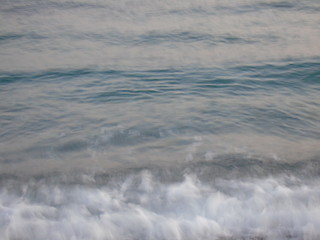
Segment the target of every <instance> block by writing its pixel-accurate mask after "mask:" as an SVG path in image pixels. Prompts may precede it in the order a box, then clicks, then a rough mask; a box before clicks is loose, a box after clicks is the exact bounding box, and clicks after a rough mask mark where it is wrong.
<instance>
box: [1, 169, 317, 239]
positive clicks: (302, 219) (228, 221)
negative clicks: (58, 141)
mask: <svg viewBox="0 0 320 240" xmlns="http://www.w3.org/2000/svg"><path fill="white" fill-rule="evenodd" d="M319 183H320V179H316V180H312V182H308V183H307V182H304V183H302V182H301V180H299V179H297V178H295V177H291V178H288V177H286V178H284V177H283V178H281V177H277V178H272V177H269V178H264V179H246V180H236V179H233V180H224V179H216V181H215V182H214V184H212V183H211V184H209V183H203V182H201V181H200V180H198V179H197V178H196V177H195V176H193V175H186V176H185V179H184V180H183V181H181V182H173V183H164V182H160V181H158V180H156V178H155V176H153V174H152V173H151V172H150V171H142V172H140V173H139V174H132V175H130V176H127V177H126V179H125V180H124V181H116V182H113V184H107V183H106V185H104V186H101V185H87V186H86V185H67V184H64V185H63V184H59V185H54V184H48V183H47V184H45V183H41V182H37V181H34V182H29V183H28V184H25V187H24V188H21V189H20V191H17V190H12V188H11V189H10V188H9V187H3V188H2V189H1V193H0V235H1V236H2V239H4V240H9V239H32V240H37V239H49V240H50V239H54V240H58V239H117V240H119V239H170V240H171V239H220V238H226V239H228V238H232V239H238V238H241V239H252V238H255V237H257V238H258V237H260V238H261V239H319V237H320V229H319V227H318V226H319V225H320V187H319V186H320V185H319ZM111 185H112V187H111ZM9 189H10V190H9ZM260 238H259V239H260Z"/></svg>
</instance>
